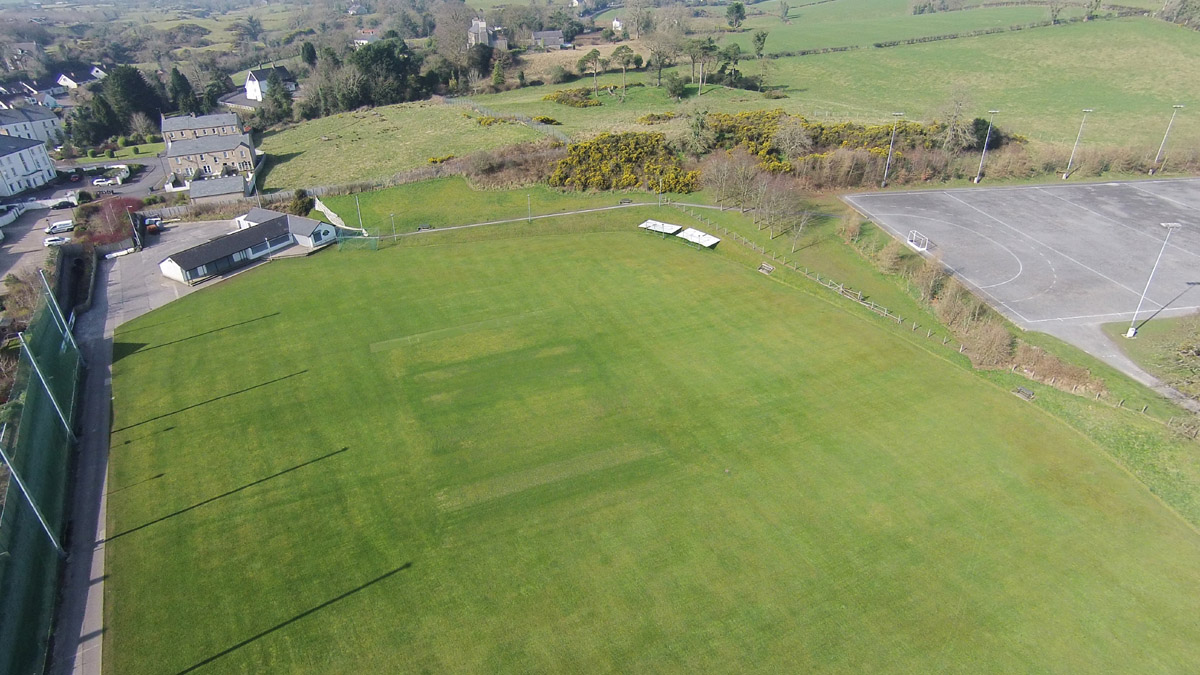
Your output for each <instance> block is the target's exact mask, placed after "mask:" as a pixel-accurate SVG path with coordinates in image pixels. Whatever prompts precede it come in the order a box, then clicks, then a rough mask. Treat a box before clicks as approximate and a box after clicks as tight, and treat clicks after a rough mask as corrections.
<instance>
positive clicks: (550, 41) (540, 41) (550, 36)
mask: <svg viewBox="0 0 1200 675" xmlns="http://www.w3.org/2000/svg"><path fill="white" fill-rule="evenodd" d="M530 44H532V45H533V46H534V47H539V48H541V49H558V48H560V47H562V46H563V32H562V31H561V30H535V31H533V36H532V38H531V39H530Z"/></svg>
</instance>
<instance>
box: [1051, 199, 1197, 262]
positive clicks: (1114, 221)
mask: <svg viewBox="0 0 1200 675" xmlns="http://www.w3.org/2000/svg"><path fill="white" fill-rule="evenodd" d="M1037 190H1038V191H1039V192H1045V193H1046V194H1048V195H1050V196H1051V197H1053V198H1055V199H1059V200H1062V201H1064V202H1066V203H1068V204H1070V205H1071V206H1074V207H1076V208H1079V209H1083V210H1084V211H1087V212H1088V213H1090V214H1092V215H1093V216H1096V217H1097V218H1103V219H1104V220H1107V221H1108V222H1110V223H1112V224H1114V225H1117V226H1119V227H1123V228H1125V229H1127V230H1129V231H1130V232H1133V233H1134V234H1136V235H1138V236H1140V237H1145V238H1146V239H1150V240H1151V241H1154V242H1155V243H1157V242H1158V239H1157V238H1155V237H1153V236H1151V235H1149V234H1148V233H1146V232H1143V231H1142V230H1139V229H1138V228H1136V227H1130V226H1128V225H1126V224H1125V223H1122V222H1121V221H1119V220H1117V219H1115V218H1111V217H1109V216H1106V215H1104V214H1103V213H1100V212H1099V211H1095V210H1093V209H1089V208H1088V207H1086V206H1084V205H1083V204H1077V203H1075V202H1073V201H1071V200H1070V199H1067V198H1066V197H1060V196H1058V195H1056V194H1054V193H1052V192H1051V191H1049V190H1047V189H1046V188H1044V187H1038V188H1037ZM1142 192H1145V193H1146V194H1148V195H1154V193H1153V192H1148V191H1146V190H1142ZM1154 196H1156V197H1157V196H1158V195H1154ZM1168 248H1173V249H1175V250H1177V251H1181V252H1183V253H1186V254H1188V255H1190V256H1192V257H1194V258H1200V253H1194V252H1192V251H1189V250H1188V249H1186V248H1183V247H1180V246H1176V245H1175V244H1169V245H1168Z"/></svg>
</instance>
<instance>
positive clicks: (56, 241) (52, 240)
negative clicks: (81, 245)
mask: <svg viewBox="0 0 1200 675" xmlns="http://www.w3.org/2000/svg"><path fill="white" fill-rule="evenodd" d="M69 243H71V240H70V238H68V237H46V238H45V239H43V240H42V246H62V245H63V244H69Z"/></svg>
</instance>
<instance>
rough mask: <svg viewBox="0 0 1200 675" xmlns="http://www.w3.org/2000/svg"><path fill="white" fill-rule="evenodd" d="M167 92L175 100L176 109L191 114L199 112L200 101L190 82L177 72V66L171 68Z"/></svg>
mask: <svg viewBox="0 0 1200 675" xmlns="http://www.w3.org/2000/svg"><path fill="white" fill-rule="evenodd" d="M167 92H168V93H169V94H170V96H171V100H172V101H174V102H175V109H176V110H178V111H179V112H182V113H191V114H193V115H198V114H200V112H201V109H200V101H199V99H197V98H196V92H195V91H194V90H193V89H192V83H191V82H190V81H189V80H188V79H187V76H186V75H184V74H183V73H181V72H179V69H178V68H172V69H171V82H170V84H169V85H168V86H167Z"/></svg>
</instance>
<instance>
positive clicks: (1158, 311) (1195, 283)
mask: <svg viewBox="0 0 1200 675" xmlns="http://www.w3.org/2000/svg"><path fill="white" fill-rule="evenodd" d="M1192 286H1200V281H1188V282H1185V286H1184V289H1183V290H1182V291H1179V295H1176V296H1175V297H1173V298H1171V299H1170V300H1168V301H1167V304H1165V305H1163V306H1162V307H1159V308H1158V309H1156V310H1155V311H1154V313H1153V314H1151V315H1150V316H1148V317H1146V318H1145V319H1143V320H1142V322H1141V323H1139V324H1138V325H1137V327H1138V330H1141V329H1142V326H1145V325H1146V324H1148V323H1150V320H1151V319H1153V318H1154V317H1156V316H1158V315H1159V314H1162V313H1163V311H1164V310H1166V309H1167V308H1168V307H1170V306H1171V305H1173V304H1175V302H1176V301H1177V300H1179V299H1180V298H1182V297H1183V295H1184V294H1185V293H1187V292H1188V291H1190V290H1192Z"/></svg>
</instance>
